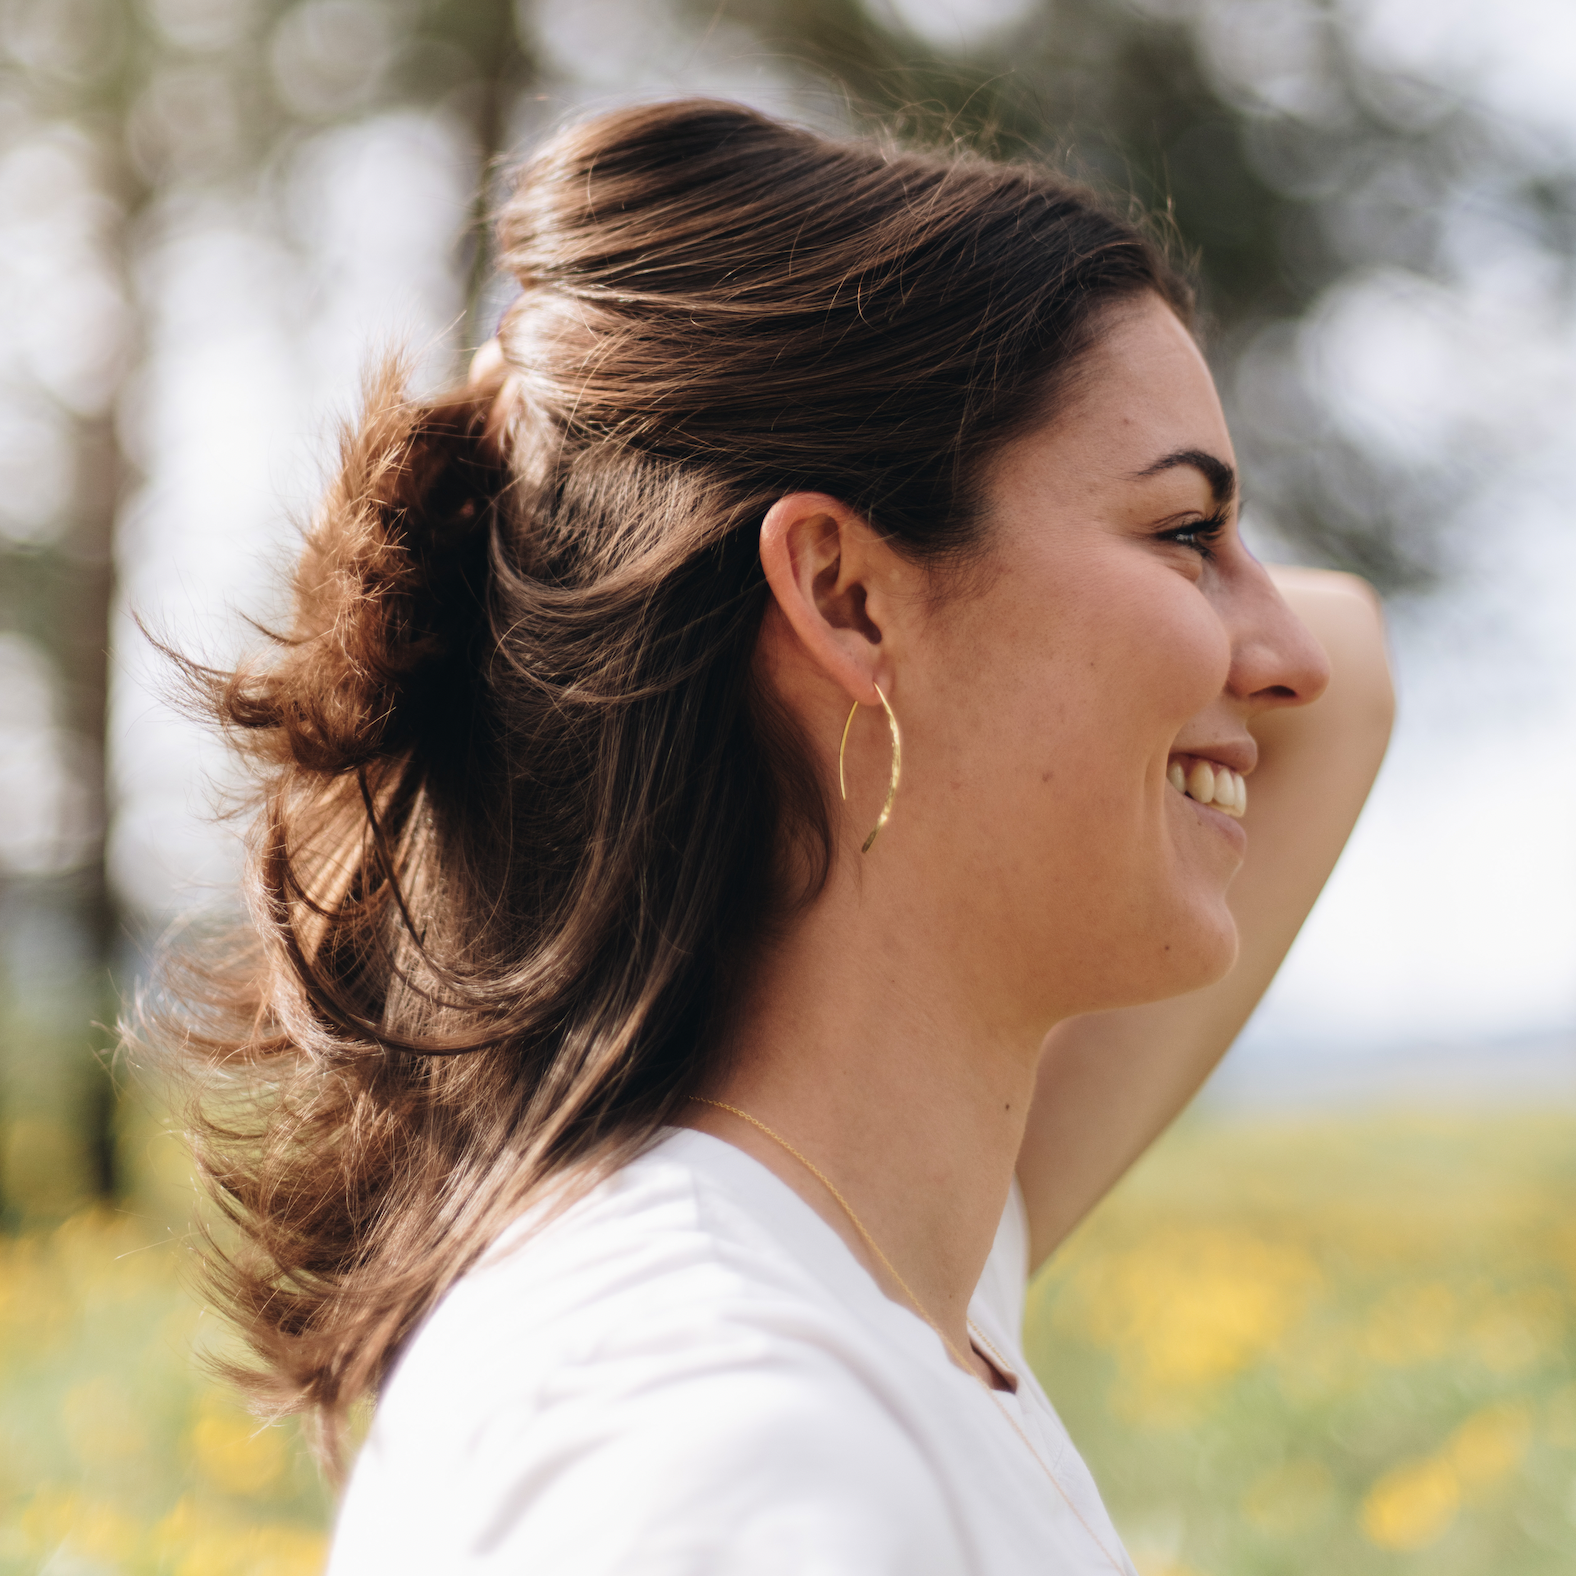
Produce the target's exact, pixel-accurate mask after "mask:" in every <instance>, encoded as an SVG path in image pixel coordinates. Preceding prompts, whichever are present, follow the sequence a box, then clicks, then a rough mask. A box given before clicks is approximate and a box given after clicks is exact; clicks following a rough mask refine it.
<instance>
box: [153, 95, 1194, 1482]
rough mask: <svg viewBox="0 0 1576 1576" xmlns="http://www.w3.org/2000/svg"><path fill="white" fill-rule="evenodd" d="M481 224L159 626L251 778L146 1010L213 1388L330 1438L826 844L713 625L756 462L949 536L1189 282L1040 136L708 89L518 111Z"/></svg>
mask: <svg viewBox="0 0 1576 1576" xmlns="http://www.w3.org/2000/svg"><path fill="white" fill-rule="evenodd" d="M498 237H499V243H500V245H499V250H500V255H501V259H502V262H503V265H504V266H505V267H506V268H507V269H508V270H509V271H510V272H511V273H512V274H513V275H514V277H515V278H516V279H517V280H518V281H519V285H520V294H519V296H518V297H517V298H516V300H515V302H514V304H513V305H512V306H511V307H510V308H509V310H508V312H507V313H506V314H505V316H504V319H503V322H502V325H501V327H500V330H499V336H498V337H499V342H500V347H501V352H502V353H501V355H497V354H494V355H493V357H492V359H491V361H490V362H487V361H485V360H484V361H483V364H482V370H481V372H480V373H479V374H478V375H476V376H474V377H473V379H472V381H471V382H469V383H468V384H466V385H465V386H463V387H461V388H458V389H456V390H454V391H452V392H449V393H447V394H444V395H442V396H441V397H438V398H434V399H430V400H427V399H415V398H412V397H410V396H408V395H407V393H406V392H405V388H404V384H403V380H402V377H401V375H400V372H399V369H398V368H397V367H394V368H385V369H384V370H383V371H381V372H380V373H379V374H377V375H376V376H374V377H373V378H372V379H371V380H370V382H369V385H368V389H367V394H366V403H365V410H364V413H363V415H362V416H361V418H360V422H359V425H358V426H356V427H355V428H354V429H353V430H351V431H349V432H347V434H346V435H345V437H344V440H343V444H342V452H341V456H340V466H339V472H338V475H337V478H336V479H335V480H334V482H333V484H332V486H331V487H330V489H329V492H328V496H327V498H326V499H325V501H324V503H323V505H322V507H321V509H320V511H319V513H318V515H317V516H316V519H315V522H314V524H313V527H312V529H311V532H310V534H309V537H308V540H307V543H306V547H305V551H304V553H303V555H302V558H301V561H300V563H299V566H298V568H297V570H296V573H295V579H294V598H295V610H294V615H293V622H292V624H291V625H290V627H289V628H288V629H286V630H285V631H283V632H282V633H281V634H280V635H279V636H278V637H277V638H276V639H275V640H274V641H273V642H272V644H271V645H270V647H269V648H268V649H267V650H266V651H265V653H264V654H263V655H262V656H260V657H259V658H257V659H255V660H253V661H251V662H249V663H247V664H245V665H243V666H242V667H240V668H239V669H238V670H237V671H235V672H233V673H211V672H203V671H201V670H196V669H192V670H190V671H192V672H193V673H194V674H195V675H196V676H197V677H198V678H199V680H200V681H201V683H202V684H203V686H204V693H205V695H206V697H207V699H208V701H209V702H210V704H211V706H212V708H213V710H214V712H215V713H216V715H217V716H218V718H219V719H220V720H221V721H222V723H223V724H224V725H225V727H226V728H227V729H228V730H229V732H230V734H231V736H232V738H233V739H235V740H236V741H237V743H238V745H239V747H240V748H242V749H243V750H244V751H245V753H246V754H247V755H248V756H249V758H250V759H251V761H252V762H253V764H254V766H255V768H256V769H257V772H258V775H259V780H260V786H261V810H260V812H259V815H258V819H257V822H256V827H255V832H254V840H253V845H252V852H251V860H250V866H249V880H248V890H249V894H250V902H251V908H252V916H253V921H254V937H255V939H254V941H253V942H252V944H251V945H250V948H249V949H248V950H245V951H243V952H242V953H240V954H238V955H237V956H236V957H235V958H232V959H231V961H230V962H229V963H228V964H226V963H223V962H222V961H221V960H218V959H217V958H216V957H215V956H208V957H202V956H199V957H198V959H197V961H198V963H199V965H200V966H202V967H203V968H205V969H206V970H207V975H208V978H209V980H210V988H209V990H208V993H207V996H206V998H205V999H204V1000H202V1001H199V999H198V998H197V997H195V996H193V995H192V994H191V993H190V992H189V991H187V992H186V993H185V994H184V995H183V996H182V998H181V999H182V1001H183V1002H184V1005H182V1006H181V1007H180V1008H179V1009H178V1010H177V1011H176V1012H175V1014H174V1019H175V1021H174V1024H173V1027H174V1028H175V1029H176V1030H177V1031H178V1039H179V1041H180V1043H181V1044H182V1046H183V1047H184V1054H185V1056H186V1058H187V1061H188V1065H193V1066H195V1067H197V1068H199V1069H206V1072H205V1073H204V1075H203V1076H202V1077H201V1078H200V1079H199V1081H198V1083H197V1086H196V1109H195V1116H194V1122H193V1130H194V1131H193V1136H194V1142H195V1145H196V1148H197V1153H198V1156H199V1158H200V1161H201V1164H202V1166H203V1168H204V1171H205V1174H206V1176H207V1178H208V1179H209V1181H210V1184H211V1188H212V1191H213V1193H214V1195H215V1197H216V1198H217V1199H218V1200H219V1202H220V1205H221V1207H222V1208H223V1210H224V1211H225V1213H226V1214H227V1215H228V1216H229V1218H230V1220H231V1222H232V1223H233V1225H234V1226H235V1227H236V1228H238V1236H237V1237H236V1240H237V1241H238V1242H239V1247H238V1248H233V1249H231V1250H230V1251H229V1252H228V1253H225V1254H220V1253H218V1251H217V1250H215V1253H214V1255H213V1257H212V1260H211V1268H212V1272H213V1276H214V1279H215V1282H216V1286H217V1289H218V1291H219V1293H220V1295H221V1297H222V1299H223V1302H224V1304H225V1305H226V1306H227V1307H228V1308H229V1309H230V1310H231V1312H232V1313H233V1314H234V1315H235V1317H236V1318H237V1319H238V1321H239V1323H240V1325H241V1328H242V1330H243V1331H244V1333H245V1334H246V1335H247V1336H248V1338H249V1340H250V1341H251V1343H252V1346H253V1347H254V1349H255V1350H256V1352H257V1353H258V1354H259V1355H260V1356H261V1358H262V1359H263V1361H264V1364H265V1373H264V1374H262V1375H257V1376H253V1384H254V1388H255V1389H256V1390H257V1391H259V1392H260V1394H261V1396H262V1397H263V1398H264V1399H265V1400H266V1401H267V1403H268V1404H269V1405H271V1406H272V1407H274V1408H276V1409H279V1410H285V1409H292V1408H308V1409H311V1410H313V1411H315V1412H317V1414H318V1415H319V1418H320V1419H321V1420H322V1421H323V1422H325V1423H326V1424H327V1425H328V1433H327V1438H328V1441H329V1447H330V1450H331V1451H332V1449H333V1442H334V1440H335V1439H336V1437H337V1434H338V1424H339V1423H340V1421H341V1420H342V1418H343V1415H344V1412H345V1409H346V1407H347V1406H348V1405H349V1404H350V1403H351V1402H352V1401H354V1400H355V1399H356V1398H357V1397H358V1396H361V1395H364V1394H366V1393H369V1392H371V1391H374V1390H375V1389H376V1387H377V1385H378V1384H379V1382H380V1380H381V1378H382V1376H383V1375H384V1373H385V1372H386V1370H387V1367H388V1365H389V1362H390V1360H391V1358H392V1356H393V1354H394V1353H395V1352H396V1351H397V1349H398V1348H399V1345H400V1343H401V1342H402V1341H403V1340H404V1339H405V1338H406V1337H407V1336H408V1335H409V1334H410V1333H411V1331H412V1330H413V1328H414V1327H415V1326H416V1324H417V1323H418V1322H419V1321H420V1319H421V1318H422V1317H423V1315H424V1314H425V1313H426V1312H427V1311H428V1310H429V1309H430V1308H431V1307H432V1305H433V1303H434V1302H435V1300H436V1299H437V1298H438V1297H439V1296H440V1295H441V1294H442V1292H443V1291H444V1289H445V1288H446V1287H447V1286H449V1285H450V1284H451V1283H452V1282H453V1280H454V1279H455V1277H456V1276H457V1275H459V1274H460V1273H462V1272H463V1271H464V1270H465V1268H466V1267H467V1266H468V1265H469V1264H471V1263H472V1262H473V1261H474V1260H475V1259H476V1257H477V1256H478V1254H480V1253H481V1252H482V1251H483V1250H484V1249H485V1247H486V1246H487V1244H488V1243H489V1242H490V1241H491V1240H492V1239H493V1238H494V1237H495V1236H496V1235H497V1233H498V1232H499V1230H500V1229H501V1228H502V1227H503V1226H504V1225H505V1224H506V1223H507V1222H509V1221H510V1220H511V1219H513V1218H515V1217H517V1216H518V1215H519V1214H520V1213H521V1211H522V1210H523V1209H524V1208H526V1207H527V1206H528V1205H530V1204H531V1203H532V1202H533V1201H534V1200H535V1199H537V1198H539V1197H540V1196H541V1195H542V1194H543V1192H544V1189H546V1188H548V1187H549V1186H550V1185H553V1184H556V1183H558V1182H560V1181H564V1180H567V1179H580V1178H584V1177H589V1176H594V1175H601V1174H605V1172H606V1171H607V1170H608V1169H609V1168H611V1167H614V1166H617V1165H618V1164H621V1163H622V1162H623V1161H625V1160H627V1159H628V1158H629V1157H630V1156H632V1155H633V1154H635V1153H637V1152H638V1151H639V1150H640V1148H641V1147H642V1146H643V1145H646V1144H648V1143H649V1142H651V1141H652V1139H653V1137H654V1136H655V1135H656V1134H657V1132H658V1131H659V1129H660V1128H661V1127H662V1126H663V1125H664V1124H665V1123H668V1122H670V1121H672V1120H673V1119H674V1118H675V1117H676V1116H678V1114H679V1113H680V1112H681V1110H682V1109H683V1106H684V1104H685V1101H686V1099H687V1098H688V1097H689V1096H690V1095H691V1094H692V1093H693V1092H695V1091H696V1090H697V1089H698V1088H699V1087H701V1086H702V1084H703V1083H704V1081H705V1080H707V1078H708V1077H709V1076H711V1075H713V1074H714V1073H715V1072H716V1070H717V1060H718V1058H719V1057H720V1056H721V1055H723V1054H724V1050H725V1035H724V1034H723V1032H722V1028H723V1025H724V1023H725V1020H726V1015H727V1011H728V1007H729V1003H730V1001H731V1000H733V999H734V997H735V988H736V981H738V980H739V978H740V977H741V971H742V970H743V969H744V968H745V967H747V964H748V960H749V957H750V955H751V951H752V947H754V946H755V945H757V944H758V942H759V939H760V938H761V937H762V935H763V934H764V933H765V931H766V929H767V927H769V926H771V925H772V924H773V923H774V922H777V921H780V920H781V918H782V917H783V916H784V915H785V914H786V913H788V912H789V911H790V910H791V909H792V907H793V905H794V904H796V903H800V902H803V901H806V900H808V899H809V898H811V897H813V896H814V893H815V892H816V891H817V890H818V888H819V885H820V883H821V882H822V881H824V879H825V875H826V872H827V870H828V868H829V861H830V859H831V857H832V853H833V846H832V836H833V834H832V829H831V827H832V823H831V819H830V817H829V815H828V813H827V810H826V808H825V802H824V799H823V790H822V785H821V784H820V782H819V780H818V777H817V775H816V772H815V771H814V770H813V769H812V767H811V765H810V755H809V752H808V751H807V750H806V749H804V748H803V747H802V745H801V743H800V742H799V741H798V740H797V739H796V736H795V733H794V730H793V728H792V727H791V725H790V724H789V723H788V721H787V719H786V717H785V715H784V714H783V713H782V712H781V711H780V710H779V709H778V707H777V706H775V705H774V703H773V700H772V697H771V695H770V694H769V693H767V692H766V691H765V689H764V687H763V686H762V685H761V684H759V683H758V681H757V676H756V671H755V667H754V664H753V661H752V658H753V654H754V649H755V644H756V640H757V634H758V631H759V627H760V621H761V616H762V611H763V608H764V606H765V599H766V596H767V591H766V588H765V582H764V579H763V576H762V571H761V567H760V561H759V551H758V536H759V528H760V524H761V521H762V518H763V517H764V515H765V514H766V512H767V510H768V509H769V508H770V506H771V505H772V503H773V502H774V501H775V500H776V499H777V498H779V497H781V496H783V495H784V494H786V493H789V492H793V491H797V490H815V491H820V492H827V493H831V494H833V495H835V496H836V497H838V498H840V499H842V500H843V501H844V502H845V503H847V504H849V505H850V506H852V507H853V508H855V509H857V510H859V511H861V512H862V513H863V514H864V516H865V517H866V518H867V519H869V520H870V521H871V523H872V525H873V526H874V527H875V528H876V529H878V530H879V531H881V532H882V533H883V534H884V535H885V536H886V537H887V538H888V539H890V540H891V541H892V542H893V543H894V545H895V546H896V547H897V548H898V550H899V551H902V552H905V553H909V554H911V555H913V556H914V557H915V558H916V559H921V560H926V561H932V562H943V561H947V560H958V559H966V558H967V556H968V554H969V552H970V551H971V549H972V548H973V547H974V546H975V545H976V539H977V538H978V536H979V533H980V530H981V526H980V524H979V521H978V518H977V514H978V511H977V509H976V501H975V498H974V496H973V491H972V489H973V486H974V483H975V481H976V479H977V478H978V477H979V475H980V472H981V469H982V466H983V463H984V461H985V460H986V459H987V458H988V457H989V456H990V454H991V453H993V452H994V450H995V449H996V448H997V447H999V446H1000V444H1002V443H1003V442H1005V441H1006V440H1007V439H1008V438H1009V437H1011V436H1013V435H1014V434H1015V433H1016V432H1018V431H1020V430H1022V429H1023V428H1024V427H1025V426H1026V425H1027V424H1028V423H1029V422H1030V421H1034V420H1041V419H1044V418H1045V417H1046V416H1047V415H1048V414H1054V410H1055V402H1056V394H1057V391H1058V389H1059V388H1060V387H1061V386H1062V384H1063V382H1064V374H1066V373H1067V372H1068V371H1070V370H1071V369H1073V368H1074V367H1075V366H1076V364H1077V362H1078V359H1079V358H1080V357H1081V356H1082V355H1083V353H1084V352H1085V351H1086V350H1087V349H1088V348H1089V347H1090V345H1091V344H1092V343H1093V341H1094V338H1095V336H1096V334H1097V333H1098V329H1099V322H1100V314H1101V312H1102V310H1103V309H1104V308H1106V307H1107V306H1109V305H1110V304H1111V303H1113V302H1115V301H1118V300H1120V299H1123V298H1127V297H1132V296H1134V295H1137V294H1139V293H1140V292H1143V291H1156V292H1158V293H1159V294H1160V295H1161V296H1162V297H1164V298H1165V299H1166V300H1168V301H1169V302H1170V303H1171V304H1172V306H1173V307H1174V308H1175V309H1176V310H1177V311H1178V312H1179V314H1181V315H1182V316H1183V317H1184V318H1185V317H1186V316H1187V314H1188V310H1189V300H1188V295H1187V291H1186V289H1185V287H1184V285H1183V284H1182V283H1181V282H1180V281H1179V279H1178V278H1177V276H1176V275H1175V274H1174V273H1173V272H1172V271H1171V269H1170V268H1169V267H1168V265H1167V264H1166V262H1165V261H1164V259H1163V257H1162V255H1161V253H1160V251H1159V250H1158V249H1157V247H1156V246H1155V245H1154V244H1153V243H1152V242H1151V241H1150V240H1149V239H1147V238H1146V236H1145V235H1144V234H1143V233H1141V232H1140V230H1138V229H1137V228H1135V227H1134V226H1133V225H1132V224H1130V223H1128V222H1127V221H1125V220H1124V219H1122V218H1120V217H1119V216H1117V215H1116V214H1114V213H1113V212H1111V211H1110V210H1108V209H1107V208H1106V207H1104V206H1103V205H1102V204H1101V203H1100V202H1099V201H1097V200H1096V199H1094V198H1093V197H1092V196H1091V195H1090V194H1089V193H1087V192H1085V191H1083V190H1080V189H1078V188H1076V187H1074V186H1072V185H1070V184H1069V183H1068V182H1067V181H1066V180H1065V179H1063V178H1062V177H1060V176H1059V175H1056V174H1054V173H1051V172H1049V171H1047V170H1045V169H1043V168H1039V167H1033V166H1007V165H1000V164H993V163H989V162H986V161H984V160H981V159H978V158H974V157H970V156H955V157H943V156H938V155H933V154H922V153H915V152H908V151H902V150H898V149H894V148H890V147H886V146H882V145H879V144H876V143H866V142H837V141H832V140H829V139H827V138H824V137H822V136H819V135H816V134H813V133H811V132H808V131H804V130H800V129H796V128H793V127H790V126H787V125H783V124H780V123H778V122H776V121H773V120H771V119H768V118H766V117H764V116H762V115H758V114H755V113H753V112H752V111H750V110H747V109H743V108H740V107H737V106H734V105H730V104H722V103H714V102H708V101H697V100H685V101H680V102H675V103H666V104H657V105H652V106H646V107H641V108H635V109H626V110H621V111H618V112H616V113H612V114H607V115H603V116H600V117H598V118H596V119H593V120H590V121H588V122H586V123H584V124H581V125H578V126H576V127H574V128H572V129H570V130H568V131H567V132H564V133H563V134H561V135H559V136H558V137H557V138H556V139H555V140H553V141H552V142H550V143H549V144H548V145H547V146H546V147H545V149H543V151H541V152H540V153H539V154H538V155H537V156H536V157H535V158H534V159H533V160H532V161H531V162H530V163H529V164H527V165H526V166H525V168H524V170H523V172H522V173H521V175H520V177H519V181H518V185H517V187H516V190H515V194H514V196H513V198H512V199H511V200H510V201H509V203H508V204H507V205H506V207H505V208H504V210H503V212H502V214H501V216H500V219H499V223H498ZM170 1028H171V1025H170V1024H166V1025H165V1028H164V1031H163V1032H164V1033H165V1034H166V1035H167V1034H168V1033H169V1030H170Z"/></svg>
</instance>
